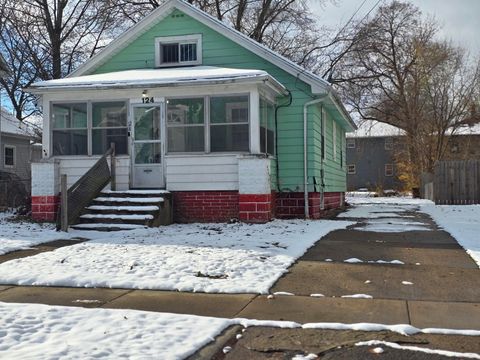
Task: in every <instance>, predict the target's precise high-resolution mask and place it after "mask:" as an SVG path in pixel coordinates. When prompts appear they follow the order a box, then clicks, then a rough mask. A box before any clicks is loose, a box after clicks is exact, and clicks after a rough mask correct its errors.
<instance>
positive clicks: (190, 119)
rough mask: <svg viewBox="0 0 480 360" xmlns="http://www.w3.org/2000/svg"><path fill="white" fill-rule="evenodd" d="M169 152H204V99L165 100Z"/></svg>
mask: <svg viewBox="0 0 480 360" xmlns="http://www.w3.org/2000/svg"><path fill="white" fill-rule="evenodd" d="M167 137H168V151H169V152H200V151H201V152H203V151H205V99H204V98H203V97H202V98H190V99H169V100H167Z"/></svg>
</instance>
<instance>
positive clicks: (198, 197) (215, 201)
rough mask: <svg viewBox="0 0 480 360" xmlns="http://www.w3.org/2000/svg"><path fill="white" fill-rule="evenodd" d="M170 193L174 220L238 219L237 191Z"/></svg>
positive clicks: (182, 221) (184, 221)
mask: <svg viewBox="0 0 480 360" xmlns="http://www.w3.org/2000/svg"><path fill="white" fill-rule="evenodd" d="M172 194H173V220H174V222H177V223H189V222H226V221H229V220H231V219H238V191H174V192H172Z"/></svg>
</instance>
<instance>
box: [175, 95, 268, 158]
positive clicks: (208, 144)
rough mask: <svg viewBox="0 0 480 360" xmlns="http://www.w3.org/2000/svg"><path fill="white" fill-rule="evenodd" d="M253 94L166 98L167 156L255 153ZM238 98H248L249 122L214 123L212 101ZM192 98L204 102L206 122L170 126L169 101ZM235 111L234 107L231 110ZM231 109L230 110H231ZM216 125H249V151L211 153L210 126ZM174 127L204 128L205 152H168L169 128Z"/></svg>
mask: <svg viewBox="0 0 480 360" xmlns="http://www.w3.org/2000/svg"><path fill="white" fill-rule="evenodd" d="M250 94H251V93H248V92H245V93H236V92H235V93H225V94H215V95H198V96H171V97H167V98H165V102H166V106H165V126H166V132H165V146H166V150H165V155H166V156H169V155H170V156H175V155H201V154H209V155H210V154H213V155H215V154H219V155H221V154H227V155H229V154H248V153H253V152H252V150H251V149H252V136H254V135H253V134H252V131H251V127H252V122H253V121H252V110H251V109H252V99H251V96H250ZM236 96H245V97H247V99H248V100H247V103H248V108H249V111H248V122H241V123H228V122H225V123H212V122H211V121H210V120H211V119H210V99H211V98H215V97H236ZM191 98H196V99H203V101H204V122H203V124H183V125H169V124H168V121H167V113H168V101H169V100H171V99H175V100H181V99H191ZM244 103H245V102H237V103H232V104H234V105H236V106H238V105H239V104H244ZM231 109H233V107H232V108H231ZM231 109H229V110H231ZM215 125H248V126H249V139H248V141H249V145H248V149H249V150H246V151H214V152H212V151H211V136H210V133H211V130H210V126H215ZM172 127H203V128H204V136H205V144H204V146H205V148H204V150H203V151H174V152H172V151H168V128H172ZM259 130H260V127H259ZM259 134H260V132H258V134H257V135H258V141H259V144H260V137H259Z"/></svg>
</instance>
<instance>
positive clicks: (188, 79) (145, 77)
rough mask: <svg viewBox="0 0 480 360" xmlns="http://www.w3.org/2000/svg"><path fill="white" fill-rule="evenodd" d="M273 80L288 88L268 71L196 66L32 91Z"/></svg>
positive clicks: (58, 83) (54, 83)
mask: <svg viewBox="0 0 480 360" xmlns="http://www.w3.org/2000/svg"><path fill="white" fill-rule="evenodd" d="M266 79H268V80H270V81H272V82H273V83H274V84H275V85H276V87H279V88H280V89H282V90H283V89H284V87H283V85H281V84H280V83H279V82H277V81H276V80H275V79H274V78H273V77H271V76H270V75H269V74H268V73H267V72H266V71H263V70H251V69H230V68H222V67H214V66H194V67H178V68H165V69H137V70H124V71H117V72H111V73H104V74H95V75H85V76H76V77H67V78H64V79H56V80H48V81H39V82H36V83H34V84H33V85H32V86H31V88H32V89H60V88H61V89H67V88H76V89H78V88H90V87H123V86H148V85H180V84H190V85H191V84H194V83H199V82H200V83H205V82H222V81H235V80H254V81H255V80H257V81H261V80H266Z"/></svg>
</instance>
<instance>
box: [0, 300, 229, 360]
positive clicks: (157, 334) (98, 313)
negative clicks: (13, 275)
mask: <svg viewBox="0 0 480 360" xmlns="http://www.w3.org/2000/svg"><path fill="white" fill-rule="evenodd" d="M230 322H231V321H230V320H226V319H217V318H208V317H200V316H193V315H177V314H165V313H151V312H144V311H135V310H106V309H82V308H72V307H61V306H46V305H37V304H6V303H0V329H1V330H0V358H2V359H35V360H41V359H183V358H185V357H187V356H189V355H191V354H193V353H194V352H195V351H196V350H198V349H199V348H201V347H202V346H204V345H206V344H207V343H209V342H210V341H212V340H213V339H214V338H215V336H217V335H218V334H219V333H220V332H221V331H222V330H223V329H225V328H226V327H227V326H228V325H230Z"/></svg>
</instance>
